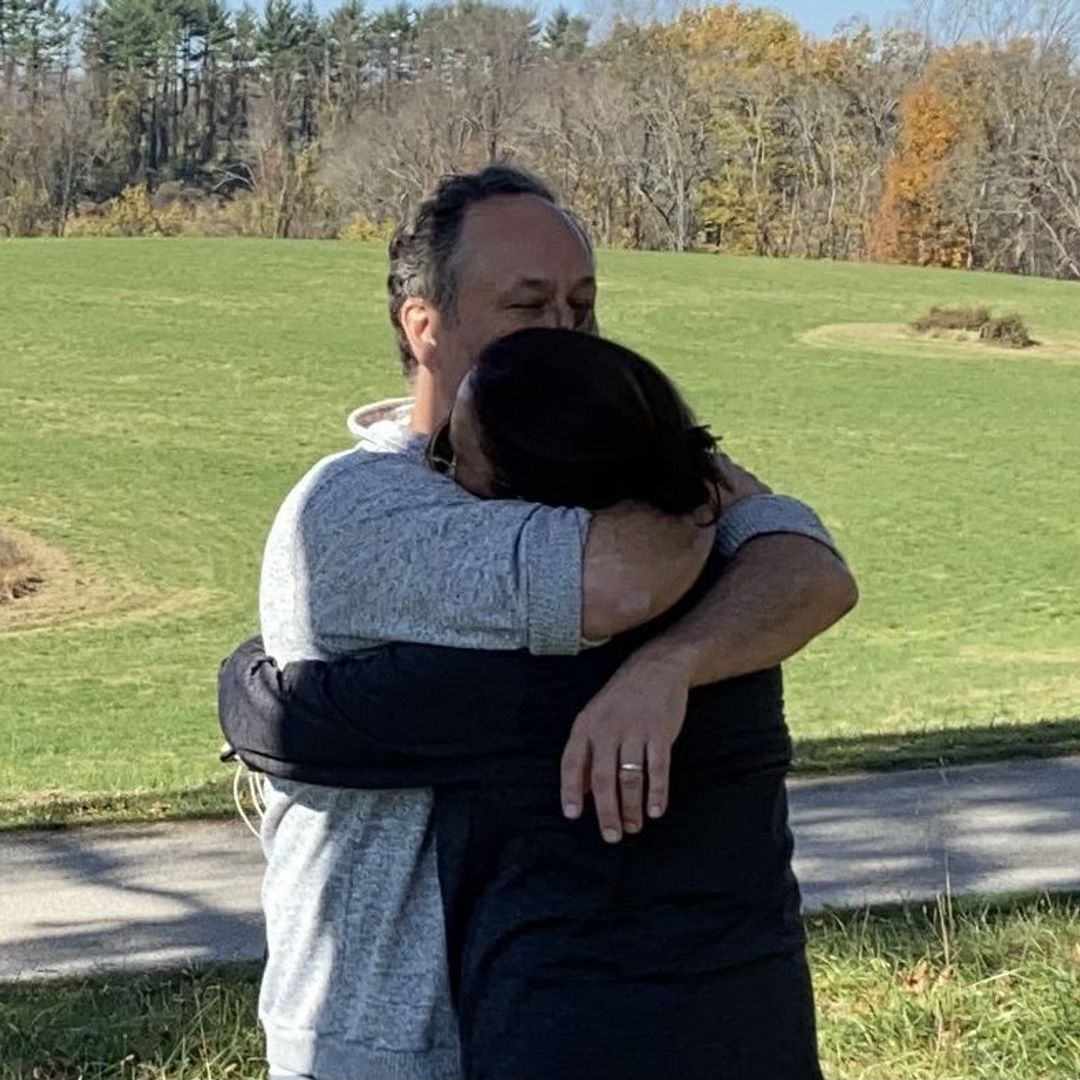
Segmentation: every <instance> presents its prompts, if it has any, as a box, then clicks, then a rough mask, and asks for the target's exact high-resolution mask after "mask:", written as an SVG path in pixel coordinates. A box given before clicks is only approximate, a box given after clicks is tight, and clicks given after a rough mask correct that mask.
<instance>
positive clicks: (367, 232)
mask: <svg viewBox="0 0 1080 1080" xmlns="http://www.w3.org/2000/svg"><path fill="white" fill-rule="evenodd" d="M393 232H394V225H393V222H390V221H382V222H378V223H376V222H374V221H371V220H370V219H369V218H366V217H365V216H364V215H363V214H353V216H352V217H351V218H349V220H348V221H347V222H346V223H345V225H344V226H342V228H341V231H340V232H339V233H338V239H340V240H381V241H383V242H384V243H385V242H386V241H388V240H389V239H390V237H391V235H392V234H393Z"/></svg>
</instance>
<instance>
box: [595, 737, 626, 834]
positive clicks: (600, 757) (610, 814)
mask: <svg viewBox="0 0 1080 1080" xmlns="http://www.w3.org/2000/svg"><path fill="white" fill-rule="evenodd" d="M618 754H619V748H618V744H616V743H613V742H607V743H605V744H604V745H602V746H598V745H597V744H596V743H593V745H592V775H591V782H592V793H593V801H594V802H595V803H596V818H597V821H598V822H599V823H600V835H601V836H602V837H603V838H604V839H605V840H606V841H607V842H608V843H609V844H617V843H618V842H619V841H620V840H621V839H622V837H623V826H622V806H621V805H620V800H619V780H618V762H619V757H618Z"/></svg>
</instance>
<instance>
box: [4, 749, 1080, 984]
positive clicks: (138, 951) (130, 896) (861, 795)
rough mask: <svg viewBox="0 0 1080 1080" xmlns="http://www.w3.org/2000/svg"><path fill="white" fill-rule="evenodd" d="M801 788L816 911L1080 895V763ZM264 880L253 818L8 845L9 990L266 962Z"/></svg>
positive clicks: (1024, 764)
mask: <svg viewBox="0 0 1080 1080" xmlns="http://www.w3.org/2000/svg"><path fill="white" fill-rule="evenodd" d="M790 790H791V803H792V823H793V829H794V832H795V839H796V870H797V872H798V874H799V879H800V881H801V883H802V886H803V894H804V899H805V905H806V907H807V909H809V910H817V909H820V908H823V907H851V906H859V905H863V904H870V903H882V902H888V901H893V900H915V899H924V898H931V897H934V896H935V895H937V894H938V893H940V892H943V891H945V890H947V889H950V890H951V891H952V892H953V893H955V894H960V893H1004V892H1030V891H1043V890H1048V891H1054V890H1071V889H1078V890H1080V758H1065V759H1060V760H1049V761H1013V762H1007V763H1004V764H998V765H976V766H971V767H967V768H962V769H948V770H922V771H918V772H901V773H888V774H882V773H877V774H871V775H862V776H854V777H845V778H839V779H822V780H797V781H793V782H792V783H791V786H790ZM261 873H262V853H261V850H260V848H259V845H258V842H257V841H256V840H255V838H254V837H253V836H252V835H251V834H250V833H249V832H247V831H246V830H245V829H244V828H243V826H242V825H241V824H240V823H239V822H210V823H176V824H158V825H134V826H113V827H102V828H85V829H69V830H53V831H40V832H39V831H24V832H9V833H6V834H0V981H11V980H22V979H35V978H44V977H56V976H68V975H79V974H88V973H91V972H100V971H106V970H115V969H139V968H156V967H168V966H178V965H185V964H190V963H196V962H201V961H220V960H244V959H254V958H257V957H259V956H261V954H262V948H263V939H262V926H261V920H260V916H259V909H258V897H259V880H260V876H261Z"/></svg>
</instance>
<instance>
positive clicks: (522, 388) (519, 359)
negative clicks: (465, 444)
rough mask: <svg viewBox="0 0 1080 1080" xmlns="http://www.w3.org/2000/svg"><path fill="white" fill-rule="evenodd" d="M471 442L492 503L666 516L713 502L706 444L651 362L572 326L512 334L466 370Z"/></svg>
mask: <svg viewBox="0 0 1080 1080" xmlns="http://www.w3.org/2000/svg"><path fill="white" fill-rule="evenodd" d="M472 401H473V409H474V415H475V417H476V420H477V425H478V427H479V432H480V440H481V445H482V446H483V449H484V452H485V454H486V455H487V457H488V460H489V461H490V462H491V464H492V466H493V467H494V470H495V476H496V482H497V487H498V490H497V492H496V494H497V495H499V496H500V497H517V498H522V499H527V500H529V501H530V502H538V503H546V504H547V505H549V506H581V507H585V508H586V509H589V510H602V509H604V508H605V507H608V506H612V505H614V504H615V503H618V502H622V501H624V500H636V501H640V502H644V503H649V504H651V505H652V506H655V507H656V508H657V509H659V510H662V511H664V512H665V513H668V514H689V513H691V512H693V511H694V510H696V509H698V508H699V507H702V506H706V505H708V506H711V507H713V509H714V511H715V510H717V508H718V506H719V492H718V486H719V485H720V483H721V480H720V473H719V471H718V469H717V466H716V461H715V451H716V440H715V439H714V438H713V436H712V435H711V434H709V431H708V429H707V428H705V427H702V426H700V425H699V424H697V423H696V421H695V419H694V415H693V413H691V411H690V409H689V407H688V406H687V404H686V402H685V401H683V399H682V397H681V395H680V394H679V392H678V390H676V389H675V387H674V386H673V385H672V383H671V381H670V380H669V379H668V378H667V376H666V375H664V373H663V372H662V371H660V369H659V368H657V367H656V365H655V364H652V363H650V362H649V361H648V360H646V359H644V357H641V356H639V355H638V354H637V353H635V352H632V351H631V350H630V349H627V348H624V347H623V346H622V345H617V344H615V342H613V341H606V340H605V339H603V338H599V337H594V336H592V335H589V334H583V333H579V332H577V331H574V330H541V329H536V330H521V331H519V332H518V333H515V334H511V335H510V336H509V337H505V338H502V339H501V340H499V341H496V342H495V343H494V344H492V345H489V346H488V347H487V348H486V349H485V350H484V352H483V353H482V354H481V356H480V359H479V361H478V363H477V365H476V368H475V369H474V370H473V373H472Z"/></svg>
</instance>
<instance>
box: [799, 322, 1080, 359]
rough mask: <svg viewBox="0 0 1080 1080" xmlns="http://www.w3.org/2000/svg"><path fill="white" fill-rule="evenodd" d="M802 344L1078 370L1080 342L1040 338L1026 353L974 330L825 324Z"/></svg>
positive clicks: (814, 330) (874, 324)
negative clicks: (927, 330)
mask: <svg viewBox="0 0 1080 1080" xmlns="http://www.w3.org/2000/svg"><path fill="white" fill-rule="evenodd" d="M801 340H802V342H803V343H804V344H806V345H812V346H814V347H816V348H830V349H839V350H843V351H845V352H849V353H850V352H864V353H887V354H889V355H892V356H895V355H896V354H897V353H899V352H902V351H909V352H911V353H917V354H921V355H926V356H941V357H957V358H966V359H968V360H980V359H981V360H988V359H993V360H1011V361H1013V362H1014V363H1021V364H1023V363H1031V362H1033V361H1041V362H1044V363H1051V364H1066V365H1069V366H1072V365H1076V366H1080V338H1064V337H1062V338H1040V341H1039V344H1037V345H1032V346H1030V347H1029V348H1026V349H1015V348H1008V347H1003V346H999V345H996V344H994V343H992V342H990V341H986V340H983V339H980V336H979V331H977V330H939V331H937V332H936V333H934V334H921V333H918V332H916V331H915V330H912V329H911V327H909V326H905V325H904V324H903V323H829V324H827V325H825V326H815V327H814V329H813V330H808V331H807V332H806V333H805V334H803V335H802V338H801Z"/></svg>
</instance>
